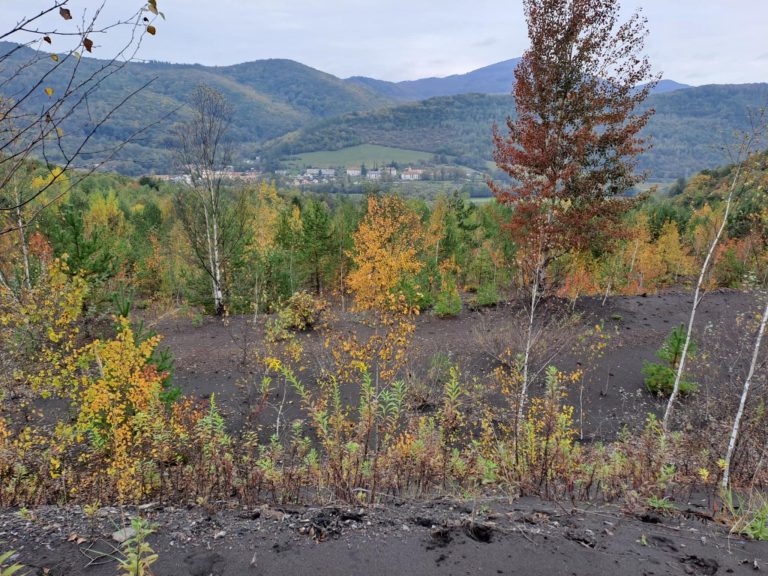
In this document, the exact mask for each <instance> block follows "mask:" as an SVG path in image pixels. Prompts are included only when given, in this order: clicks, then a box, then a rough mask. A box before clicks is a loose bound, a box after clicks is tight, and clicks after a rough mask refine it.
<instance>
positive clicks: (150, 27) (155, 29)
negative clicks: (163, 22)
mask: <svg viewBox="0 0 768 576" xmlns="http://www.w3.org/2000/svg"><path fill="white" fill-rule="evenodd" d="M147 32H148V33H150V34H152V36H154V35H155V34H156V33H157V28H155V27H154V26H147Z"/></svg>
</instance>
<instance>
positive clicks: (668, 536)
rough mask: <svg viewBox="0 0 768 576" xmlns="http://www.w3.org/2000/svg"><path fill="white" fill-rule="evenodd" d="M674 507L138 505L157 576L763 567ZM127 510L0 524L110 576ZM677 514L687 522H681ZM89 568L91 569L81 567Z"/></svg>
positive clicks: (67, 566) (766, 559)
mask: <svg viewBox="0 0 768 576" xmlns="http://www.w3.org/2000/svg"><path fill="white" fill-rule="evenodd" d="M683 510H687V512H685V514H677V515H675V516H658V515H656V514H648V513H642V514H638V515H628V514H623V513H621V512H619V511H618V510H617V509H616V508H614V507H590V508H589V509H588V510H584V509H578V508H573V507H572V506H570V505H567V506H559V505H557V504H553V503H547V502H541V501H537V500H534V499H523V500H519V501H516V502H511V503H509V502H504V501H481V502H475V503H474V505H472V504H469V503H456V502H450V501H433V502H426V503H408V504H403V505H400V506H395V505H388V506H381V507H377V508H373V509H357V508H352V509H348V508H343V507H341V508H340V507H332V506H330V507H302V508H282V509H280V508H270V507H267V506H264V507H261V508H255V509H238V510H225V511H223V512H218V513H209V512H206V511H204V510H201V509H191V510H186V509H184V510H179V509H171V508H167V509H164V510H162V509H157V508H154V509H153V508H149V509H146V508H145V509H144V510H143V511H142V512H141V514H143V515H145V516H147V517H148V518H149V519H150V521H152V522H153V523H155V525H156V527H157V532H156V533H155V534H153V535H152V536H150V538H149V542H150V544H151V545H152V547H153V548H154V549H155V551H156V552H158V553H159V555H160V559H159V560H158V561H157V563H156V564H155V565H154V566H153V573H154V574H155V575H156V576H187V575H189V576H235V575H238V576H241V575H249V574H253V575H271V576H283V575H286V576H289V575H290V576H293V575H297V576H301V575H314V574H324V575H328V576H333V575H339V576H341V575H351V574H366V575H369V576H377V575H411V574H414V575H417V574H418V575H430V574H441V575H448V574H455V575H464V574H472V575H475V574H483V575H485V574H489V575H490V574H520V575H542V576H544V575H547V576H549V575H555V574H567V575H576V576H582V575H583V576H587V575H590V576H591V575H598V574H601V575H612V574H626V575H628V576H635V575H637V576H641V575H642V576H645V575H652V574H658V575H661V574H694V575H713V574H737V575H738V574H756V573H760V572H759V571H760V570H766V569H768V544H765V543H757V542H748V541H745V540H742V539H740V538H737V537H730V536H729V535H728V534H727V533H726V532H725V530H724V529H723V528H722V527H721V526H719V525H718V524H715V523H713V522H706V521H702V520H700V519H698V517H697V514H701V513H702V510H703V509H702V508H699V507H697V506H690V505H689V506H687V507H686V508H684V509H683ZM136 513H137V510H136V509H133V508H129V509H127V510H125V511H123V512H122V513H121V512H120V511H118V510H116V509H109V508H105V509H102V510H100V511H99V512H98V513H97V514H96V516H95V518H93V519H89V518H87V517H86V516H85V514H84V513H83V512H82V511H81V510H80V509H79V508H69V509H58V508H43V509H40V510H36V511H34V512H33V515H32V517H29V516H28V517H27V518H26V519H24V518H21V517H20V516H19V515H18V514H12V513H6V514H5V515H3V516H2V519H0V542H1V543H2V546H3V548H4V549H15V550H18V552H19V554H18V557H17V561H19V562H23V563H25V564H26V565H27V566H30V567H33V568H34V569H35V571H34V572H32V573H33V574H47V575H49V576H75V575H81V574H82V575H92V576H102V575H103V576H107V575H110V576H111V575H114V574H115V573H116V565H115V562H114V561H113V560H110V559H109V558H104V557H101V558H99V559H98V560H93V561H91V559H94V558H97V557H98V554H97V551H102V552H114V545H115V544H116V543H115V542H114V541H113V540H112V533H113V532H114V531H116V530H117V528H118V527H121V526H123V522H125V521H126V518H127V516H129V515H133V514H136ZM686 515H687V516H688V517H689V518H692V519H688V518H686ZM89 563H90V565H89Z"/></svg>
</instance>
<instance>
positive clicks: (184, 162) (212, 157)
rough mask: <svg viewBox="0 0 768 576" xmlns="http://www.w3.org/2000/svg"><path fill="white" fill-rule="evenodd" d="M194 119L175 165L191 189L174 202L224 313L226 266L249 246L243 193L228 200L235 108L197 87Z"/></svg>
mask: <svg viewBox="0 0 768 576" xmlns="http://www.w3.org/2000/svg"><path fill="white" fill-rule="evenodd" d="M190 108H191V112H192V116H191V118H190V120H188V121H187V122H186V123H184V124H182V125H180V126H179V127H178V128H177V130H176V140H177V144H178V146H177V162H178V164H179V167H180V168H181V169H182V170H183V171H184V172H185V173H186V175H187V177H188V184H189V186H188V187H186V189H184V190H182V191H181V192H180V193H179V194H177V197H176V205H177V208H178V213H179V216H180V218H181V220H182V223H183V224H184V230H185V232H186V233H187V237H188V239H189V241H190V244H191V245H192V248H193V250H194V252H195V255H196V257H197V261H198V263H199V265H200V266H201V267H202V269H203V270H204V271H205V273H206V275H207V276H208V277H209V278H210V282H211V292H212V296H213V307H214V310H215V312H216V314H217V315H222V314H223V313H224V294H225V289H224V266H225V263H226V262H227V261H228V259H229V257H230V256H231V254H232V252H233V250H234V249H235V248H236V247H237V246H239V245H240V244H241V243H242V242H243V241H244V240H245V229H246V226H245V218H246V213H247V211H246V210H245V209H244V206H242V204H243V202H244V200H245V192H244V191H243V190H240V191H239V194H238V192H237V191H234V190H232V191H230V194H227V190H226V187H225V186H224V180H225V177H226V172H225V171H226V168H227V166H228V165H229V163H230V161H231V157H232V156H231V154H232V143H231V140H230V139H229V137H228V136H229V128H230V124H231V121H232V108H231V106H230V104H229V102H228V101H227V100H226V98H225V97H224V96H223V95H222V94H221V93H220V92H218V91H217V90H215V89H213V88H210V87H208V86H205V85H201V86H198V87H197V89H196V90H195V91H194V92H193V94H192V97H191V99H190Z"/></svg>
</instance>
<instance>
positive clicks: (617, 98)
mask: <svg viewBox="0 0 768 576" xmlns="http://www.w3.org/2000/svg"><path fill="white" fill-rule="evenodd" d="M523 4H524V9H525V15H526V20H527V23H528V36H529V39H530V43H531V44H530V47H529V49H528V50H527V51H526V52H525V54H524V55H523V57H522V60H521V61H520V63H519V65H518V66H517V68H516V70H515V87H514V96H515V104H516V109H517V115H516V117H515V118H508V119H507V127H508V129H509V130H508V133H506V134H502V133H501V131H500V130H499V129H498V128H497V127H494V139H495V143H496V151H495V153H494V159H495V160H496V164H497V165H498V166H499V168H501V169H502V170H504V171H505V172H506V173H507V174H509V176H510V177H511V183H510V184H508V185H503V184H498V183H494V182H491V183H490V186H491V189H492V190H493V193H494V195H495V196H496V199H497V200H498V201H499V202H502V203H505V204H510V205H512V206H513V207H514V211H513V216H512V220H511V222H510V225H509V231H510V233H511V234H512V237H513V239H514V241H515V243H516V244H517V246H518V264H519V265H520V266H522V267H523V270H524V271H525V272H526V277H527V278H529V279H530V287H531V298H530V316H529V320H530V322H529V327H528V339H527V340H528V343H527V345H526V350H525V354H524V363H523V367H522V368H523V374H522V380H523V382H522V391H521V397H520V403H519V415H520V416H521V415H522V410H523V405H524V402H525V397H526V394H527V388H528V384H529V374H528V372H529V370H528V364H529V356H530V347H531V343H532V342H533V340H534V312H535V309H536V305H537V304H538V302H539V300H540V299H541V296H542V294H544V293H545V292H546V289H547V288H548V286H549V284H550V281H549V279H548V278H547V271H548V270H549V269H550V265H551V263H552V262H553V261H554V260H556V259H557V258H559V257H560V256H562V255H564V254H567V253H569V252H572V251H579V250H584V249H587V248H593V249H594V248H603V249H604V247H606V246H607V245H609V244H610V242H611V240H612V239H615V238H617V237H619V236H620V235H621V232H622V227H621V216H622V215H623V214H624V213H625V212H626V211H627V210H628V209H629V207H630V205H631V203H630V202H628V201H626V200H625V199H621V198H617V197H618V196H620V195H622V194H623V193H624V192H626V191H627V190H628V189H630V188H631V187H632V186H634V185H635V184H637V183H638V182H639V181H640V180H641V179H642V176H641V175H638V174H636V173H635V164H636V160H635V159H636V157H637V155H638V154H639V153H640V152H642V150H643V149H644V147H643V146H644V144H643V140H642V138H640V137H639V132H640V130H641V129H642V128H643V127H644V126H645V125H646V123H647V122H648V120H649V118H650V117H651V114H652V113H653V112H652V110H645V111H637V107H638V105H639V104H640V103H642V102H643V100H644V99H645V98H646V97H647V96H648V93H649V92H650V90H651V89H652V87H653V86H654V85H655V82H656V81H658V78H657V77H656V76H654V75H653V74H652V73H651V67H650V64H649V62H648V59H647V58H646V57H645V56H643V55H642V51H643V45H644V40H645V36H646V34H647V32H646V20H645V19H644V18H643V17H641V16H640V14H639V13H637V12H636V13H635V14H634V15H633V16H632V17H631V18H629V20H627V21H626V22H624V23H620V22H619V10H620V7H619V2H618V0H524V3H523ZM518 420H520V418H519V419H518Z"/></svg>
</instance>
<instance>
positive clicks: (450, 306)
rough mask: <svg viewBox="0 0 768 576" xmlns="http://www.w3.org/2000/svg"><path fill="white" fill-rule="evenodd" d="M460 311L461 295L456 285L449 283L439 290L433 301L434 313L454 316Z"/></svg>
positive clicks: (442, 315) (441, 315)
mask: <svg viewBox="0 0 768 576" xmlns="http://www.w3.org/2000/svg"><path fill="white" fill-rule="evenodd" d="M459 312H461V296H460V295H459V291H458V289H457V288H456V285H455V284H453V285H451V284H449V285H448V286H447V287H446V288H444V289H443V290H441V291H440V293H439V294H438V295H437V302H435V314H437V315H438V316H440V317H441V318H445V317H447V316H456V315H457V314H458V313H459Z"/></svg>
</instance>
